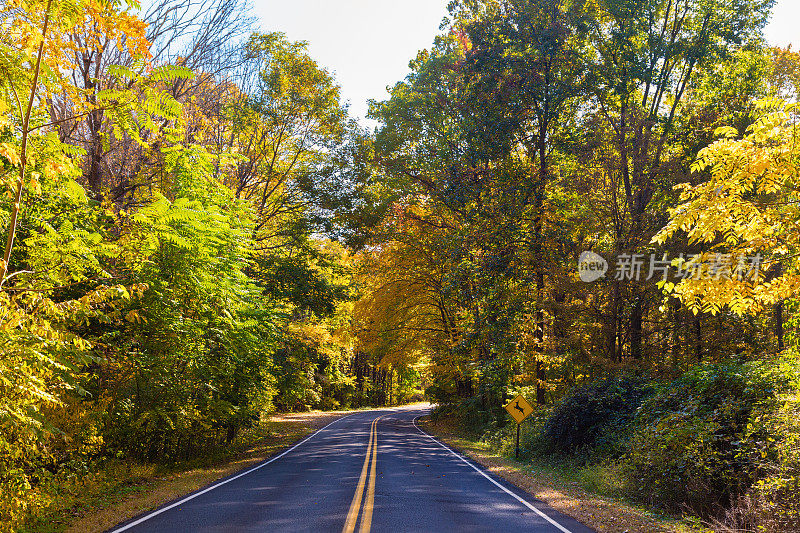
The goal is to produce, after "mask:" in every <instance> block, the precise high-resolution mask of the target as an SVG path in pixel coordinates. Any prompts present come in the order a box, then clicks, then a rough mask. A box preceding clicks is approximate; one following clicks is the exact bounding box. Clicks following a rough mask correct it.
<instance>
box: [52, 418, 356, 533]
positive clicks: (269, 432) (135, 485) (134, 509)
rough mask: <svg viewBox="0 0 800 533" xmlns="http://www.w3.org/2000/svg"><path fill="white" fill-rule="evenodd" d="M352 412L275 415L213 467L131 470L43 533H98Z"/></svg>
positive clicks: (62, 512)
mask: <svg viewBox="0 0 800 533" xmlns="http://www.w3.org/2000/svg"><path fill="white" fill-rule="evenodd" d="M352 412H353V411H336V412H322V411H312V412H308V413H288V414H275V415H273V416H272V417H271V418H270V420H269V421H268V422H265V423H264V424H262V425H261V427H259V428H258V430H257V432H258V433H260V434H254V435H252V443H250V444H249V445H246V446H242V448H241V449H240V450H237V451H235V452H233V453H232V454H230V455H228V456H225V457H220V458H218V460H216V461H214V462H213V464H208V465H202V466H196V467H187V468H186V469H183V470H181V469H180V468H178V469H177V470H176V471H172V472H169V473H164V472H161V471H159V469H158V468H157V467H152V466H151V467H148V466H147V465H133V466H131V467H130V468H129V469H128V471H127V475H126V474H125V473H124V472H123V473H122V475H119V471H117V472H116V473H117V475H112V474H113V473H111V472H109V473H107V476H108V477H111V478H116V479H113V480H108V481H106V482H105V483H96V484H93V486H91V487H87V488H88V489H89V490H88V493H87V494H84V496H83V498H81V503H80V504H79V505H77V506H75V507H73V508H70V509H53V511H52V513H53V515H54V516H53V521H52V522H50V524H49V528H48V530H50V531H67V532H71V533H90V532H102V531H107V530H108V529H110V528H112V527H114V526H115V525H117V524H119V523H121V522H124V521H126V520H129V519H131V518H133V517H135V516H137V515H139V514H141V513H144V512H146V511H149V510H152V509H155V508H157V507H159V506H161V505H163V504H164V503H166V502H169V501H172V500H176V499H178V498H180V497H182V496H185V495H187V494H189V493H192V492H194V491H196V490H198V489H200V488H203V487H205V486H207V485H210V484H211V483H213V482H215V481H217V480H219V479H222V478H225V477H228V476H230V475H232V474H235V473H237V472H239V471H242V470H245V469H247V468H250V467H252V466H255V465H257V464H259V463H261V462H263V461H264V460H266V459H268V458H270V457H272V456H274V455H276V454H278V453H280V452H282V451H283V450H285V449H286V448H288V447H289V446H291V445H292V444H294V443H296V442H297V441H299V440H300V439H302V438H303V437H305V436H307V435H309V434H310V433H312V432H314V431H316V430H318V429H320V428H322V427H324V426H326V425H327V424H329V423H331V422H333V421H334V420H336V419H338V418H341V417H342V416H345V415H347V414H350V413H352Z"/></svg>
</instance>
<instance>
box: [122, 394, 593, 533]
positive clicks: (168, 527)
mask: <svg viewBox="0 0 800 533" xmlns="http://www.w3.org/2000/svg"><path fill="white" fill-rule="evenodd" d="M427 412H428V410H426V409H419V408H414V409H410V408H397V409H382V410H375V411H368V412H359V413H355V414H351V415H348V416H345V417H342V418H340V419H338V420H336V421H335V422H333V423H331V424H329V425H328V426H326V427H324V428H323V429H321V430H319V431H318V432H316V433H314V434H312V435H311V436H310V437H308V438H307V439H305V440H304V441H302V442H300V443H299V444H297V445H295V446H294V447H292V448H290V449H289V450H287V451H286V452H284V453H283V454H281V455H278V456H276V457H274V458H272V459H270V460H269V461H266V462H264V463H262V464H260V465H259V466H257V467H255V468H252V469H250V470H247V471H245V472H243V473H240V474H237V475H234V476H231V477H230V478H227V479H225V480H222V481H220V482H218V483H216V484H214V485H211V486H210V487H207V488H206V489H203V490H200V491H198V492H196V493H193V494H191V495H189V496H187V497H186V498H183V499H181V500H178V501H176V502H174V503H172V504H168V505H165V506H164V507H162V508H160V509H158V510H156V511H154V512H151V513H148V514H145V515H143V516H141V517H139V518H136V519H134V520H131V521H130V522H128V523H126V524H123V525H120V526H118V527H117V528H116V529H114V530H113V531H114V532H115V533H116V532H120V533H121V532H122V531H127V532H136V533H143V532H164V533H176V532H223V531H224V532H256V531H257V532H273V531H311V532H335V533H339V532H353V531H361V532H367V531H370V530H372V531H380V532H384V531H390V532H394V531H398V532H405V531H420V532H423V531H424V532H448V531H453V532H459V533H461V532H469V531H502V532H508V533H513V532H517V531H532V532H537V533H538V532H541V533H556V532H562V533H588V532H591V531H592V530H591V529H589V528H587V527H586V526H584V525H582V524H580V523H578V522H576V521H575V520H573V519H572V518H569V517H566V516H564V515H562V514H560V513H558V512H556V511H553V510H552V509H550V508H548V507H547V506H546V505H544V504H543V503H541V502H538V501H535V500H531V499H530V498H529V497H528V496H527V495H526V494H525V493H524V492H522V491H519V490H518V489H516V488H515V487H513V486H511V485H509V484H508V483H506V482H500V481H498V480H497V479H495V478H494V477H493V476H491V475H489V474H487V473H485V472H484V471H483V470H481V469H480V468H478V467H477V466H475V465H474V464H472V463H471V462H469V461H467V460H465V459H463V458H462V457H461V456H459V455H456V454H455V453H454V452H452V451H451V450H450V449H448V448H446V447H445V446H444V445H442V444H440V443H439V442H438V441H437V440H435V439H433V438H432V437H430V436H428V435H427V434H425V433H423V432H422V430H420V429H419V428H418V427H417V426H416V424H415V423H414V420H415V419H416V418H417V417H419V416H420V415H423V414H426V413H427Z"/></svg>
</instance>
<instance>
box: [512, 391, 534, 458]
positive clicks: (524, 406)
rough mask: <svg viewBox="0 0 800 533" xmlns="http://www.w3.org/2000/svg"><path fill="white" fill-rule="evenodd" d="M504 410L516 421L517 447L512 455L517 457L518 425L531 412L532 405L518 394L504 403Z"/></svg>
mask: <svg viewBox="0 0 800 533" xmlns="http://www.w3.org/2000/svg"><path fill="white" fill-rule="evenodd" d="M506 411H508V413H509V414H510V415H511V416H512V417H513V418H514V420H516V421H517V447H516V452H515V453H514V457H515V458H517V459H519V425H520V424H521V423H522V421H523V420H525V419H526V418H528V417H529V416H530V415H531V413H533V407H531V404H529V403H528V401H527V400H526V399H525V398H523V397H522V395H521V394H520V395H519V396H517V397H516V398H514V399H513V400H511V402H510V403H509V404H508V405H506Z"/></svg>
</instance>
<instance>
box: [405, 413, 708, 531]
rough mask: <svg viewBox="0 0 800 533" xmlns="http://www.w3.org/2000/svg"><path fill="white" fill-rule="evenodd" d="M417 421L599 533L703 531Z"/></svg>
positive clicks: (449, 428)
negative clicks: (603, 494) (596, 492)
mask: <svg viewBox="0 0 800 533" xmlns="http://www.w3.org/2000/svg"><path fill="white" fill-rule="evenodd" d="M419 424H420V426H421V427H422V428H423V429H425V431H427V432H429V433H430V434H431V435H433V436H435V437H437V438H438V439H440V440H442V441H443V442H444V443H446V444H447V445H448V446H451V447H452V448H453V449H455V450H457V451H459V452H461V453H462V454H463V455H465V456H467V457H469V458H470V459H472V460H473V461H475V462H476V463H479V464H481V465H482V466H483V467H484V468H485V469H486V470H488V471H489V472H491V473H493V474H494V475H496V476H498V477H500V478H502V479H505V480H506V481H508V482H510V483H512V484H514V485H516V486H517V487H519V488H520V489H522V490H524V491H526V492H527V493H528V494H530V495H531V496H532V497H533V498H536V499H538V500H541V501H543V502H545V503H546V504H547V505H549V506H550V507H552V508H553V509H555V510H557V511H559V512H561V513H564V514H565V515H568V516H571V517H573V518H575V519H576V520H578V521H579V522H581V523H583V524H586V525H587V526H589V527H591V528H593V529H596V530H597V531H598V532H600V533H635V532H642V533H651V532H664V533H688V532H698V531H704V530H703V529H700V528H692V527H690V526H689V525H687V524H684V523H683V522H681V521H679V520H676V519H672V518H669V517H664V516H660V515H657V514H655V513H653V512H650V511H648V510H646V509H643V508H640V507H637V506H635V505H633V504H630V503H627V502H624V501H621V500H619V499H615V498H609V497H605V496H600V495H598V494H594V493H592V492H590V491H588V490H586V489H585V488H584V487H582V486H580V484H578V483H576V482H573V481H570V480H568V479H566V478H565V477H564V476H563V475H560V473H559V472H558V471H557V470H556V469H554V468H547V467H544V466H540V465H535V464H530V463H526V462H523V461H515V460H513V459H509V458H506V457H503V456H500V455H498V454H496V453H494V452H493V451H492V450H490V449H489V448H488V447H487V446H486V445H485V444H482V443H480V442H477V441H475V440H472V439H469V438H466V436H465V435H461V434H459V433H458V432H457V431H456V430H455V429H454V428H453V427H452V426H451V425H449V424H447V423H446V422H444V421H437V422H431V421H430V420H429V419H428V418H427V417H425V418H422V419H420V421H419Z"/></svg>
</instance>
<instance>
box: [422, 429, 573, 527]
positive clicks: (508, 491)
mask: <svg viewBox="0 0 800 533" xmlns="http://www.w3.org/2000/svg"><path fill="white" fill-rule="evenodd" d="M420 416H422V415H420ZM417 418H419V416H418V417H416V418H414V420H412V423H413V424H414V427H415V428H417V431H419V432H420V433H422V434H423V435H425V436H426V437H428V438H429V439H431V440H432V441H433V442H435V443H436V444H438V445H439V446H441V447H442V448H444V449H445V450H447V451H448V452H450V453H452V454H453V455H455V456H456V457H458V458H459V459H461V461H463V462H464V464H466V465H467V466H469V467H470V468H472V469H473V470H475V471H476V472H477V473H479V474H480V475H482V476H483V477H485V478H486V479H488V480H489V481H491V482H492V483H493V484H494V485H495V486H497V488H499V489H500V490H502V491H503V492H505V493H506V494H508V495H509V496H511V497H512V498H514V499H515V500H517V501H518V502H519V503H521V504H522V505H524V506H525V507H527V508H528V509H530V510H531V511H533V512H534V513H536V514H538V515H539V516H541V517H542V518H544V519H545V520H547V521H548V522H550V523H551V524H552V525H553V526H555V527H557V528H558V529H559V530H560V531H562V532H563V533H572V532H571V531H570V530H569V529H567V528H565V527H564V526H562V525H561V524H559V523H558V522H556V521H555V520H553V519H552V518H550V517H549V516H547V515H546V514H544V513H543V512H542V511H540V510H539V509H537V508H536V507H534V506H533V505H532V504H531V503H529V502H528V501H526V500H524V499H523V498H520V497H519V496H517V495H516V494H514V492H512V491H510V490H508V489H507V488H505V487H504V486H503V485H501V484H500V483H498V482H497V481H495V480H494V479H492V478H491V476H489V475H488V474H487V473H486V472H484V471H483V470H481V469H480V468H478V467H477V466H475V465H474V464H472V463H471V462H469V461H467V460H466V459H464V457H463V456H462V455H461V454H459V453H456V452H455V451H453V450H452V449H451V448H450V447H449V446H447V445H445V444H442V443H441V442H440V441H439V440H438V439H436V438H435V437H433V436H432V435H431V434H430V433H428V432H426V431H423V430H422V429H420V427H419V426H418V425H417Z"/></svg>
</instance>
